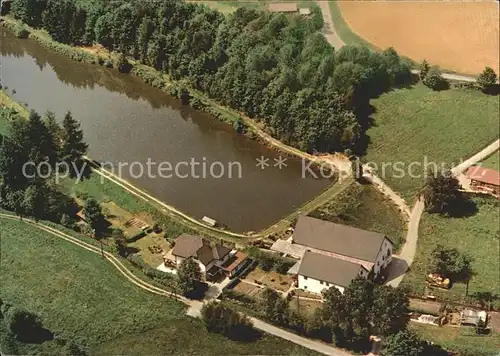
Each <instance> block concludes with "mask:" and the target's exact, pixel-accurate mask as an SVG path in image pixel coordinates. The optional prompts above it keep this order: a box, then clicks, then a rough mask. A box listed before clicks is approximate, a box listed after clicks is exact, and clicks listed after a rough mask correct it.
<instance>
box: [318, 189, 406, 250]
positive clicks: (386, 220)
mask: <svg viewBox="0 0 500 356" xmlns="http://www.w3.org/2000/svg"><path fill="white" fill-rule="evenodd" d="M309 215H310V216H313V217H316V218H319V219H323V220H328V221H331V222H334V223H338V224H344V225H349V226H352V227H357V228H359V229H363V230H370V231H375V232H379V233H382V234H384V235H386V236H389V237H390V238H391V240H392V241H393V242H394V249H395V250H396V251H397V250H398V249H399V248H400V247H401V245H402V244H403V242H404V234H405V231H406V222H405V220H404V219H403V217H402V215H401V213H400V212H399V210H398V208H397V207H396V206H395V205H394V204H393V203H392V202H391V201H390V200H389V199H387V198H385V197H384V196H383V195H382V194H381V193H379V192H378V191H377V190H376V189H375V188H374V187H373V186H372V185H370V184H366V185H363V184H360V183H357V182H352V183H351V184H350V186H349V187H348V188H347V189H345V190H344V191H342V192H341V193H340V194H338V195H337V196H336V197H334V199H332V200H330V201H328V202H327V203H325V204H324V205H322V206H320V207H318V208H317V209H315V210H314V211H312V212H311V213H310V214H309Z"/></svg>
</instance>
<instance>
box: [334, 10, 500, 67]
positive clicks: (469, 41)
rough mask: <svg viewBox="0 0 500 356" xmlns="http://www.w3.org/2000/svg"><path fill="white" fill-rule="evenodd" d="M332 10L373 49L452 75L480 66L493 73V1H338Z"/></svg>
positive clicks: (496, 16) (496, 21) (495, 32)
mask: <svg viewBox="0 0 500 356" xmlns="http://www.w3.org/2000/svg"><path fill="white" fill-rule="evenodd" d="M338 7H339V8H340V12H341V14H342V17H343V18H344V20H345V21H346V22H347V24H348V25H349V27H350V28H351V30H352V31H353V32H355V33H356V34H357V35H359V36H361V37H362V38H363V39H365V40H366V41H368V42H370V43H372V44H373V45H375V46H377V47H378V48H387V47H391V46H392V47H394V48H395V49H396V50H397V51H398V52H399V53H400V54H401V55H404V56H407V57H410V58H411V59H413V60H415V61H418V62H420V61H422V60H423V59H426V60H427V61H429V62H430V63H431V64H436V65H439V66H441V67H442V68H443V69H448V70H453V71H456V72H458V73H468V74H477V73H480V72H481V71H482V70H483V69H484V67H485V66H490V67H492V68H493V69H495V71H496V72H497V73H498V71H499V54H498V52H499V25H498V24H499V11H498V3H497V2H496V1H491V2H464V3H462V2H414V1H411V2H404V1H389V2H378V1H377V2H365V1H363V2H358V1H341V2H339V3H338ZM335 8H336V7H332V10H333V11H336V9H335ZM337 25H338V24H336V26H337ZM341 37H342V36H341ZM344 41H345V39H344Z"/></svg>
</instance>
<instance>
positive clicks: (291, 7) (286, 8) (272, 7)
mask: <svg viewBox="0 0 500 356" xmlns="http://www.w3.org/2000/svg"><path fill="white" fill-rule="evenodd" d="M268 9H269V11H271V12H282V13H285V14H290V13H296V12H298V11H299V8H298V6H297V4H296V3H289V2H283V3H281V2H280V3H272V4H269V7H268Z"/></svg>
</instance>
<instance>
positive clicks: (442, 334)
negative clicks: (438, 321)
mask: <svg viewBox="0 0 500 356" xmlns="http://www.w3.org/2000/svg"><path fill="white" fill-rule="evenodd" d="M409 329H410V330H412V331H414V332H416V333H417V334H418V335H419V336H420V337H421V338H422V339H424V340H427V341H431V342H434V343H435V344H438V345H440V346H441V347H443V348H445V349H446V350H448V351H453V352H455V353H453V354H454V355H463V356H469V355H470V356H472V355H474V356H491V355H497V354H498V350H499V348H500V334H499V333H493V334H490V335H477V334H476V330H475V329H474V328H472V327H462V328H453V327H442V328H440V327H437V326H431V325H424V324H417V323H410V326H409Z"/></svg>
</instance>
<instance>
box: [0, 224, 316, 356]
mask: <svg viewBox="0 0 500 356" xmlns="http://www.w3.org/2000/svg"><path fill="white" fill-rule="evenodd" d="M0 231H1V233H2V236H1V247H2V249H1V254H2V258H1V262H0V263H1V269H0V276H1V279H2V289H1V292H0V293H1V294H0V295H1V298H2V299H3V300H4V301H8V302H10V303H12V304H14V305H16V306H19V307H21V308H25V309H27V310H30V311H32V312H35V313H37V314H39V315H40V316H41V318H42V320H43V323H44V326H45V327H46V328H48V329H50V330H51V331H52V332H54V333H55V334H56V335H58V337H59V338H64V339H67V340H75V339H77V340H80V342H82V343H83V344H85V345H86V346H88V347H89V349H90V350H91V353H95V354H125V353H127V354H129V353H132V354H148V355H164V354H165V350H169V351H171V352H167V353H168V354H193V355H194V354H197V355H198V354H200V355H201V354H226V353H229V354H275V353H285V354H292V355H306V354H310V353H311V352H310V351H309V350H305V349H303V348H301V347H299V346H296V345H294V344H291V343H288V342H285V341H283V340H281V339H277V338H275V337H271V336H267V335H264V336H263V337H262V338H261V339H259V340H258V341H255V342H251V343H240V342H233V341H231V340H228V339H226V338H224V337H222V336H220V335H215V334H210V333H208V332H207V331H206V330H205V328H204V327H203V325H202V323H201V321H200V320H195V319H191V318H189V317H187V316H185V314H184V312H185V306H184V305H183V304H182V303H180V302H177V301H175V300H171V299H168V298H165V297H161V296H157V295H153V294H149V293H147V292H146V291H144V290H142V289H140V288H137V287H135V286H134V285H132V284H130V283H128V282H127V281H125V280H124V279H123V278H122V277H121V276H120V275H119V274H118V272H117V271H116V270H115V269H114V268H113V267H112V265H111V264H109V263H108V262H107V261H106V260H104V259H102V257H100V256H99V255H96V254H93V253H90V252H88V251H86V250H84V249H82V248H80V247H78V246H75V245H72V244H70V243H67V242H63V241H61V240H59V239H58V238H57V237H54V236H52V235H50V234H47V233H45V232H43V231H39V230H38V229H35V228H34V227H32V226H30V225H26V224H24V223H22V222H19V221H9V220H2V225H1V230H0ZM17 346H18V348H19V353H20V354H33V353H40V354H55V355H57V354H63V350H62V346H61V345H59V344H58V343H57V342H56V341H47V342H44V343H42V344H18V345H17ZM131 350H134V352H132V351H131ZM135 351H137V352H135Z"/></svg>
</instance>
